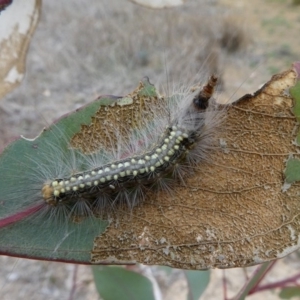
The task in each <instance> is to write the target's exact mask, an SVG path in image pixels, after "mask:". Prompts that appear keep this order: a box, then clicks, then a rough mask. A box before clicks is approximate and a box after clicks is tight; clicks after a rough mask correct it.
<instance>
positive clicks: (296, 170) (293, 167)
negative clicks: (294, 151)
mask: <svg viewBox="0 0 300 300" xmlns="http://www.w3.org/2000/svg"><path fill="white" fill-rule="evenodd" d="M299 180H300V160H299V159H297V158H289V159H288V161H287V164H286V169H285V181H286V182H287V183H293V182H295V181H299Z"/></svg>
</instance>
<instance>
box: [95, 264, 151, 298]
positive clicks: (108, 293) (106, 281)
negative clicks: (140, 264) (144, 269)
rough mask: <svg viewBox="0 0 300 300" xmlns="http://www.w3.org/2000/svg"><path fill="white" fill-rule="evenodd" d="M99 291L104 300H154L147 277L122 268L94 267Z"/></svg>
mask: <svg viewBox="0 0 300 300" xmlns="http://www.w3.org/2000/svg"><path fill="white" fill-rule="evenodd" d="M92 269H93V273H94V279H95V284H96V287H97V290H98V292H99V294H100V296H101V298H102V299H104V300H118V299H122V300H140V299H143V300H154V299H155V297H154V293H153V287H152V284H151V282H150V280H149V279H147V278H146V277H144V276H142V275H140V274H138V273H136V272H132V271H129V270H126V269H124V268H121V267H105V266H94V267H92Z"/></svg>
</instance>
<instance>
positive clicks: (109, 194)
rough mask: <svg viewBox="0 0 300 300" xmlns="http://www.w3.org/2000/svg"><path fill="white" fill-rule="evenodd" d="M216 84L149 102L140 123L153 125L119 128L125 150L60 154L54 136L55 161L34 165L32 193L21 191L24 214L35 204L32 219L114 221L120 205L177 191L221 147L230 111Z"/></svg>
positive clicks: (47, 157)
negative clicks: (38, 215)
mask: <svg viewBox="0 0 300 300" xmlns="http://www.w3.org/2000/svg"><path fill="white" fill-rule="evenodd" d="M148 84H149V83H148ZM216 84H217V78H216V77H214V76H211V77H210V78H209V80H208V82H207V84H206V85H204V86H203V88H202V89H201V90H200V92H198V94H196V95H188V96H187V95H186V94H185V93H182V94H180V93H178V94H176V95H174V96H172V97H162V96H160V97H159V99H157V102H156V103H154V104H153V103H151V102H150V103H149V104H148V107H147V108H145V110H144V112H142V113H141V116H140V117H141V119H145V120H146V119H147V115H148V114H149V110H151V117H150V118H149V120H146V122H144V126H142V128H138V129H137V128H131V129H130V128H127V126H125V125H122V127H125V132H126V135H125V136H122V134H121V133H120V131H119V130H118V129H116V131H115V132H114V134H113V135H114V137H110V139H111V140H113V138H115V139H116V140H118V143H117V145H115V144H114V142H111V147H110V148H109V149H105V148H104V146H103V145H102V146H100V149H99V150H98V151H97V152H94V153H92V154H90V155H86V154H84V153H82V152H80V151H77V150H74V149H70V147H69V146H68V149H65V148H62V149H60V146H59V141H60V140H63V141H64V138H60V137H55V140H57V142H58V144H57V145H53V144H50V143H49V145H48V144H47V143H46V145H44V147H46V148H47V149H48V150H47V152H48V155H45V154H42V155H40V156H41V158H40V160H38V162H35V161H34V158H32V157H30V158H29V161H30V162H31V161H32V162H33V163H34V164H36V168H35V169H36V170H35V171H36V172H35V173H36V174H35V175H34V176H32V175H31V177H32V178H27V177H26V174H24V176H23V177H22V176H20V178H21V180H22V181H23V180H24V181H28V183H29V184H31V186H32V187H31V188H29V186H28V185H26V186H27V187H28V191H26V190H25V191H24V190H14V193H15V194H14V198H15V197H22V199H23V202H22V203H23V205H22V207H26V205H27V207H28V204H29V203H30V204H31V205H32V204H34V205H36V206H34V207H33V208H32V207H31V205H30V208H29V210H28V214H32V213H34V212H36V210H40V209H45V208H46V211H50V213H51V214H53V212H55V211H57V210H58V211H63V215H64V216H67V218H70V217H72V218H77V217H86V216H90V215H94V216H107V212H111V211H115V210H116V209H118V207H119V206H120V207H122V208H124V206H126V207H128V208H129V209H132V208H133V207H134V206H136V205H137V204H138V203H140V202H142V200H143V199H144V198H145V197H146V196H147V195H148V194H149V193H152V192H153V191H156V190H160V191H167V192H171V191H172V190H173V189H174V187H176V184H184V182H185V179H186V177H188V176H191V174H193V170H194V168H198V167H201V166H198V163H199V162H201V160H205V159H206V157H207V155H208V152H209V151H213V148H214V147H215V144H216V143H217V142H218V141H217V140H216V131H218V128H219V127H220V125H221V123H222V120H223V117H224V108H223V109H220V105H218V104H217V103H216V102H215V100H214V99H213V98H212V95H213V92H214V89H215V86H216ZM118 101H120V100H117V103H118ZM145 124H146V125H145ZM59 133H60V132H59ZM56 134H57V133H56ZM62 134H63V133H62ZM49 135H51V131H50V132H49ZM52 135H53V134H52ZM21 164H22V163H21ZM42 164H43V165H42ZM20 166H21V165H20ZM18 180H20V179H18ZM33 191H34V193H33ZM17 216H18V217H16V216H9V217H8V218H6V219H2V224H4V225H5V222H6V223H7V225H9V224H10V223H11V222H12V220H15V218H17V219H18V218H23V217H24V216H26V212H25V213H23V214H22V216H21V215H18V213H17Z"/></svg>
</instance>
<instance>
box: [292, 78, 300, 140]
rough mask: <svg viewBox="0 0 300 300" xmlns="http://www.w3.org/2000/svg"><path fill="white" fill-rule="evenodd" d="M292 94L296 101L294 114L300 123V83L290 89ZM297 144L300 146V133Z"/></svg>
mask: <svg viewBox="0 0 300 300" xmlns="http://www.w3.org/2000/svg"><path fill="white" fill-rule="evenodd" d="M290 94H291V96H292V97H293V99H294V107H293V113H294V115H295V116H296V118H297V120H298V122H299V121H300V81H298V82H297V83H296V84H295V85H294V86H293V87H291V88H290ZM296 142H297V144H298V145H300V133H298V135H297V140H296Z"/></svg>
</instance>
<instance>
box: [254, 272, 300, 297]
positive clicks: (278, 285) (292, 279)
mask: <svg viewBox="0 0 300 300" xmlns="http://www.w3.org/2000/svg"><path fill="white" fill-rule="evenodd" d="M298 279H300V274H296V275H294V276H292V277H290V278H287V279H284V280H280V281H277V282H273V283H269V284H265V285H262V286H259V287H256V288H255V289H252V290H251V291H250V292H249V295H250V294H254V293H256V292H260V291H264V290H270V289H275V288H283V287H285V286H286V285H287V284H289V283H295V281H297V280H298Z"/></svg>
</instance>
